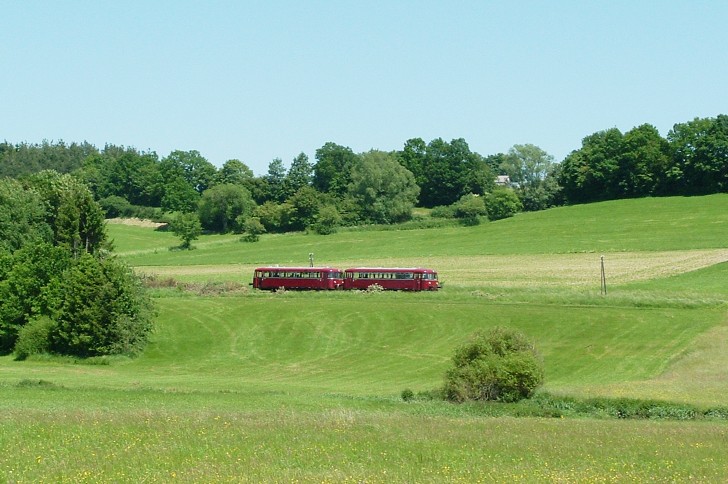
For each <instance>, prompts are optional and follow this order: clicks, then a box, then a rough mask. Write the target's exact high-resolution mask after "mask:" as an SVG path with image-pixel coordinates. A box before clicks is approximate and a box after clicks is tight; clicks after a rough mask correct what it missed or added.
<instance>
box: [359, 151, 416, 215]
mask: <svg viewBox="0 0 728 484" xmlns="http://www.w3.org/2000/svg"><path fill="white" fill-rule="evenodd" d="M419 192H420V189H419V187H418V186H417V184H416V183H415V178H414V176H413V175H412V173H411V172H410V171H409V170H407V169H406V168H405V167H403V166H402V165H400V164H399V162H398V161H397V158H396V157H395V155H394V154H391V153H386V152H384V151H377V150H371V151H369V152H367V153H362V154H361V155H359V156H358V157H357V159H356V160H355V161H354V163H353V165H352V168H351V183H350V185H349V188H348V196H349V197H351V199H352V200H354V206H356V207H358V212H359V217H360V219H361V220H363V221H365V222H369V223H372V222H373V223H382V224H390V223H397V222H403V221H405V220H409V219H410V218H412V208H413V207H414V206H415V203H416V202H417V196H418V194H419Z"/></svg>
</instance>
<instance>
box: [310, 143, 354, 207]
mask: <svg viewBox="0 0 728 484" xmlns="http://www.w3.org/2000/svg"><path fill="white" fill-rule="evenodd" d="M355 161H356V155H355V154H354V152H353V151H351V148H348V147H346V146H341V145H337V144H336V143H332V142H328V143H326V144H324V145H323V146H322V147H321V148H319V149H317V150H316V164H315V165H314V167H313V187H314V188H315V189H316V190H318V191H320V192H322V193H329V194H331V195H332V196H335V197H341V196H343V195H344V194H345V193H346V190H347V187H348V186H349V183H350V182H351V168H352V166H353V165H354V163H355Z"/></svg>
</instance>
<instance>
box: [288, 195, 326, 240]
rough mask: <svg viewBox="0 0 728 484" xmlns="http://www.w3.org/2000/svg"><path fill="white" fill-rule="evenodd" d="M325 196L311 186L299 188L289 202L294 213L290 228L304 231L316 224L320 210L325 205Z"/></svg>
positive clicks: (292, 213)
mask: <svg viewBox="0 0 728 484" xmlns="http://www.w3.org/2000/svg"><path fill="white" fill-rule="evenodd" d="M325 198H326V197H325V195H324V194H323V193H320V192H318V191H317V190H316V189H315V188H313V187H310V186H303V187H301V188H299V189H298V190H297V191H296V192H295V193H294V194H293V195H291V197H290V198H289V199H288V200H287V203H288V204H289V205H290V206H291V208H292V212H291V214H290V218H289V223H288V225H289V227H290V228H291V229H292V230H304V229H306V227H310V226H311V225H313V224H314V223H315V222H316V218H317V216H318V212H319V209H320V208H321V205H322V204H323V203H324V202H323V200H324V199H325Z"/></svg>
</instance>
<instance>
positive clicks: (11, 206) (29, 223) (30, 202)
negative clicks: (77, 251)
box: [0, 178, 52, 252]
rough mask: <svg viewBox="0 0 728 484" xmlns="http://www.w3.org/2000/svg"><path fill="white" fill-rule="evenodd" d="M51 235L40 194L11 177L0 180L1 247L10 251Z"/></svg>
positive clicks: (47, 239)
mask: <svg viewBox="0 0 728 484" xmlns="http://www.w3.org/2000/svg"><path fill="white" fill-rule="evenodd" d="M51 237H52V230H51V227H50V225H48V223H47V222H46V211H45V206H44V202H43V199H42V198H41V196H40V195H39V194H38V193H37V192H36V191H35V190H33V189H26V188H24V187H23V186H22V185H21V184H20V182H18V181H15V180H13V179H11V178H2V179H0V249H5V250H9V251H11V252H12V251H15V250H17V249H19V248H20V247H22V246H24V245H25V244H28V243H32V242H33V241H48V242H49V241H50V240H51Z"/></svg>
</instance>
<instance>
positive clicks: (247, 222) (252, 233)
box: [238, 216, 265, 242]
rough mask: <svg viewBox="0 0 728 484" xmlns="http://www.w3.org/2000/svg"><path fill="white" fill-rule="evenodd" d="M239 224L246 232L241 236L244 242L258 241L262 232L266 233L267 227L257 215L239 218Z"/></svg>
mask: <svg viewBox="0 0 728 484" xmlns="http://www.w3.org/2000/svg"><path fill="white" fill-rule="evenodd" d="M241 217H242V216H241ZM238 225H240V227H241V228H242V231H243V234H244V235H243V237H242V238H241V240H242V241H243V242H257V241H258V240H259V239H260V234H264V233H265V227H264V226H263V224H262V223H260V219H259V218H257V217H245V218H244V219H242V220H241V219H240V218H238Z"/></svg>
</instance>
